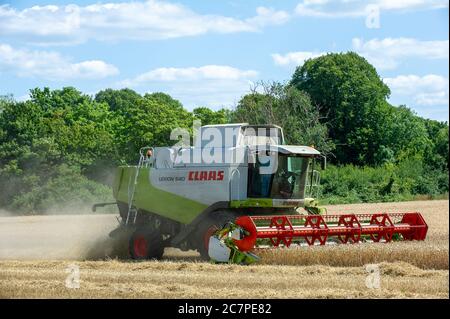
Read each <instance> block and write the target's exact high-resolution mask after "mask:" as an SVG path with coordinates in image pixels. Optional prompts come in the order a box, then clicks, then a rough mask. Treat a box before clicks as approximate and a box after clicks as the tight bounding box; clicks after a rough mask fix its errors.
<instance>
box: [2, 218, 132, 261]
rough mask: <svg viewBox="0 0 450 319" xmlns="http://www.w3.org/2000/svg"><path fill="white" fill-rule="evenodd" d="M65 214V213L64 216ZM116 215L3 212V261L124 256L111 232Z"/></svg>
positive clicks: (114, 224) (121, 248) (116, 222)
mask: <svg viewBox="0 0 450 319" xmlns="http://www.w3.org/2000/svg"><path fill="white" fill-rule="evenodd" d="M65 213H66V212H65ZM117 216H118V215H117V214H90V215H87V214H83V215H72V214H70V215H67V214H64V215H36V216H11V214H8V212H5V211H1V212H0V260H1V259H2V260H6V259H8V260H52V259H66V260H67V259H70V260H85V259H90V260H92V259H102V258H108V257H111V258H116V257H121V256H123V253H124V248H125V250H126V247H121V246H123V245H120V244H123V243H124V242H126V241H120V243H119V242H118V241H117V240H113V239H112V238H110V237H109V236H108V234H109V232H110V231H111V230H113V229H115V228H116V227H117V226H118V221H117V219H116V218H117Z"/></svg>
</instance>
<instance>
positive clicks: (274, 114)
mask: <svg viewBox="0 0 450 319" xmlns="http://www.w3.org/2000/svg"><path fill="white" fill-rule="evenodd" d="M260 85H261V86H262V91H263V93H260V92H258V90H259V88H255V89H254V91H253V92H252V93H250V94H247V95H245V96H244V97H242V99H241V100H240V101H239V103H238V105H237V107H236V109H235V110H234V111H233V112H232V114H231V119H232V121H233V122H248V123H251V124H276V125H279V126H281V127H282V128H283V130H284V134H285V138H286V142H287V143H289V144H300V145H314V146H315V147H316V148H318V149H320V150H321V152H323V153H325V154H326V153H328V152H329V151H330V150H331V149H332V148H333V145H332V143H331V142H330V140H329V139H328V137H327V127H326V126H325V125H324V124H321V123H320V114H319V111H318V109H317V108H316V107H314V106H313V105H312V104H311V100H310V98H309V96H308V95H307V94H305V93H303V92H301V91H299V90H297V89H296V88H295V87H293V86H285V85H282V84H280V83H261V84H260Z"/></svg>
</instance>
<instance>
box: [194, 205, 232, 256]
mask: <svg viewBox="0 0 450 319" xmlns="http://www.w3.org/2000/svg"><path fill="white" fill-rule="evenodd" d="M236 217H238V215H237V214H236V213H233V212H230V211H220V212H215V213H213V214H212V215H210V216H208V217H207V218H205V219H204V220H203V221H202V222H200V223H199V225H198V227H197V240H196V242H197V250H198V252H199V253H200V256H201V257H202V259H203V260H209V259H210V258H209V254H208V248H209V239H210V238H211V236H212V235H213V234H214V233H215V232H216V231H217V230H219V229H222V228H223V226H225V224H226V223H228V222H233V221H234V220H235V219H236Z"/></svg>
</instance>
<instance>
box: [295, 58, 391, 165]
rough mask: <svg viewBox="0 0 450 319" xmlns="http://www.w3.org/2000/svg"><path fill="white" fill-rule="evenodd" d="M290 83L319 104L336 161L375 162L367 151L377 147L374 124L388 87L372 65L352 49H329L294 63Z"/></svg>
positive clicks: (378, 117)
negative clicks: (335, 51) (294, 66)
mask: <svg viewBox="0 0 450 319" xmlns="http://www.w3.org/2000/svg"><path fill="white" fill-rule="evenodd" d="M291 84H292V85H294V86H295V87H296V88H298V89H299V90H302V91H305V92H306V93H308V94H309V96H310V97H311V99H312V103H313V104H314V105H317V106H318V107H319V109H320V112H321V114H322V122H323V123H327V124H328V125H329V134H330V137H331V138H332V139H333V140H334V142H335V143H336V151H335V154H336V160H337V162H338V163H356V164H375V159H374V158H373V156H367V155H368V154H370V153H375V152H377V151H379V148H380V145H379V144H378V143H379V141H377V137H376V136H377V133H376V132H375V131H376V130H380V129H382V127H380V126H377V125H380V124H381V123H382V119H383V114H384V113H385V112H386V103H384V102H385V101H386V98H387V97H389V94H390V90H389V88H388V87H387V85H386V84H384V83H383V81H382V80H381V78H380V77H379V75H378V73H377V71H376V70H375V68H374V67H373V66H372V65H370V64H369V63H368V62H367V61H366V60H365V59H364V58H363V57H361V56H359V55H358V54H356V53H353V52H349V53H330V54H327V55H324V56H321V57H318V58H315V59H310V60H307V61H306V62H305V63H304V64H303V65H302V66H300V67H297V69H296V70H295V72H294V74H293V76H292V80H291ZM380 114H381V116H379V115H380ZM374 121H375V122H374ZM371 137H374V138H375V139H371ZM369 149H370V152H368V151H367V150H369Z"/></svg>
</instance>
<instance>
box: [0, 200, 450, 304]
mask: <svg viewBox="0 0 450 319" xmlns="http://www.w3.org/2000/svg"><path fill="white" fill-rule="evenodd" d="M448 204H449V203H448V201H447V200H443V201H421V202H403V203H383V204H357V205H342V206H329V207H328V210H329V213H341V212H347V213H349V212H350V213H370V212H381V211H383V212H384V211H387V212H406V211H419V212H421V213H422V214H423V215H424V217H425V220H426V221H427V223H428V225H429V231H428V236H427V239H426V240H425V241H424V242H398V243H391V244H368V243H366V244H357V245H345V246H344V245H340V246H325V247H304V248H303V247H302V248H296V249H279V250H268V251H260V252H258V254H259V255H260V256H261V257H262V258H261V262H260V263H258V264H255V265H251V266H239V265H214V264H210V263H205V262H201V261H200V260H199V259H198V254H197V253H195V252H180V251H178V250H175V249H166V252H165V257H164V259H163V260H162V261H147V262H133V261H130V260H126V259H119V258H117V256H115V255H114V254H113V252H112V251H111V250H110V248H109V247H107V245H105V241H106V240H107V239H106V238H107V237H106V235H105V234H107V232H108V230H109V229H112V228H113V227H114V226H115V222H114V220H113V219H112V218H111V216H104V215H103V216H101V215H92V216H33V217H3V218H0V298H448V297H449V288H448V287H449V286H448V285H449V270H448V248H449V234H448V226H449V208H448ZM105 255H106V256H107V257H106V258H105ZM367 264H377V265H378V268H377V269H379V271H380V277H379V278H380V281H379V287H378V286H377V287H375V288H374V287H368V286H367V280H368V278H369V277H368V276H369V272H368V269H367V268H366V266H367ZM70 267H72V268H73V267H77V268H78V269H79V288H77V287H69V286H67V285H66V281H67V280H68V279H69V276H70V275H71V270H70V269H72V268H70Z"/></svg>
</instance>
